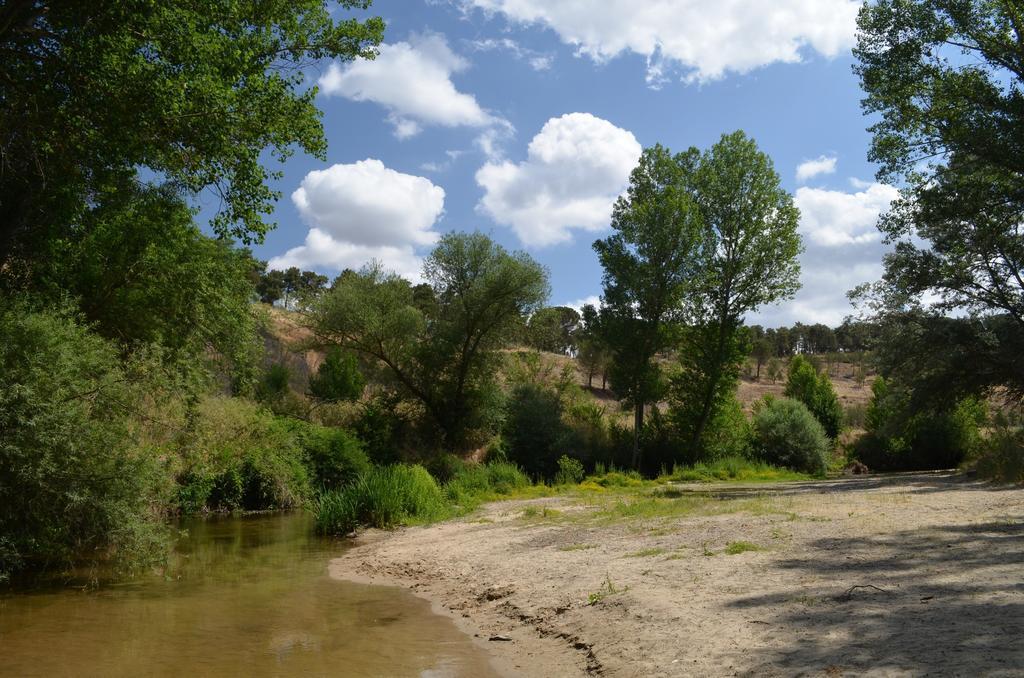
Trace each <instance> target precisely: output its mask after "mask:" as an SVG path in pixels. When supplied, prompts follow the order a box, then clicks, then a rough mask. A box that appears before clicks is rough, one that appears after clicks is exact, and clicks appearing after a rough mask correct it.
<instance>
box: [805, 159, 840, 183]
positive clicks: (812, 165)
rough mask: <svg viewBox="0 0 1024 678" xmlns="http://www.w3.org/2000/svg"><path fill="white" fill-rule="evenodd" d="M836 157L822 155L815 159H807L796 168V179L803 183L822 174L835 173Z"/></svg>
mask: <svg viewBox="0 0 1024 678" xmlns="http://www.w3.org/2000/svg"><path fill="white" fill-rule="evenodd" d="M836 160H837V159H836V157H835V156H827V155H822V156H818V157H817V158H815V159H814V160H805V161H803V162H802V163H800V164H799V165H797V168H796V180H797V181H799V182H801V183H803V182H805V181H808V180H809V179H813V178H814V177H817V176H821V175H822V174H835V171H836Z"/></svg>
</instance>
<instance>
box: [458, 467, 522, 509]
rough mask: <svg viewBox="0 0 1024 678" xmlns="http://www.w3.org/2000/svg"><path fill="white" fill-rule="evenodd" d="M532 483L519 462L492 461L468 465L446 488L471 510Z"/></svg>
mask: <svg viewBox="0 0 1024 678" xmlns="http://www.w3.org/2000/svg"><path fill="white" fill-rule="evenodd" d="M529 486H530V478H529V477H528V476H527V475H526V474H525V473H523V472H522V471H521V470H520V469H519V467H518V466H516V465H515V464H511V463H509V462H504V461H491V462H488V463H486V464H464V465H463V467H462V469H461V470H460V471H459V472H458V473H457V474H456V475H455V476H453V477H452V479H451V480H450V481H449V482H448V483H447V484H446V485H445V487H444V490H445V494H446V495H447V496H448V499H449V500H451V501H452V502H453V503H455V504H458V505H459V506H460V507H461V508H462V509H463V510H468V509H472V508H474V507H476V506H477V505H479V504H480V503H481V502H484V501H487V500H489V499H493V498H495V497H496V496H502V495H508V494H511V493H513V492H514V491H516V490H518V489H520V488H523V487H529Z"/></svg>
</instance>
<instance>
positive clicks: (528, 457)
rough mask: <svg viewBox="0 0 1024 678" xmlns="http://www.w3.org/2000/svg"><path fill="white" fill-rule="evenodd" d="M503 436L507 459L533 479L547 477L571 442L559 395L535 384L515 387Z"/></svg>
mask: <svg viewBox="0 0 1024 678" xmlns="http://www.w3.org/2000/svg"><path fill="white" fill-rule="evenodd" d="M503 438H504V440H505V443H506V445H507V447H506V453H507V455H508V460H509V461H511V462H513V463H515V464H517V465H518V466H519V467H520V468H522V469H523V470H524V471H526V472H527V473H528V474H529V475H531V476H533V477H534V478H550V477H552V476H554V474H555V472H556V471H557V470H558V462H557V460H558V457H559V456H560V455H561V453H562V451H563V450H564V449H565V447H566V446H568V444H569V442H570V431H569V429H568V427H567V426H566V425H565V424H564V423H563V422H562V401H561V399H560V398H559V397H558V394H557V393H555V392H554V391H551V390H548V389H546V388H544V387H542V386H538V385H536V384H522V385H520V386H517V387H516V388H515V390H513V392H512V396H511V398H510V399H509V403H508V411H507V413H506V420H505V426H504V431H503Z"/></svg>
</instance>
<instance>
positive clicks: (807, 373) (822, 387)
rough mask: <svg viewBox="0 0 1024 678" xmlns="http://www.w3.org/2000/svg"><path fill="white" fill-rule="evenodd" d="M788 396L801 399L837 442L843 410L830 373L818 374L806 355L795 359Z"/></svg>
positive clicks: (788, 380) (786, 391)
mask: <svg viewBox="0 0 1024 678" xmlns="http://www.w3.org/2000/svg"><path fill="white" fill-rule="evenodd" d="M785 395H786V397H787V398H792V399H794V400H799V401H800V402H802V403H803V404H804V405H806V406H807V409H808V410H810V412H811V414H812V415H814V418H815V419H817V420H818V421H819V422H820V423H821V425H822V426H823V427H824V428H825V435H827V436H828V437H829V438H832V439H833V440H834V439H835V438H836V436H838V435H839V431H840V430H842V425H843V408H842V407H841V406H840V405H839V398H837V397H836V391H835V389H834V388H833V387H832V380H831V379H829V378H828V375H827V374H822V373H819V372H818V369H817V368H816V367H815V366H814V364H813V363H811V361H809V360H808V359H807V358H805V357H804V356H802V355H797V356H793V359H792V360H791V361H790V363H789V377H788V379H787V380H786V390H785Z"/></svg>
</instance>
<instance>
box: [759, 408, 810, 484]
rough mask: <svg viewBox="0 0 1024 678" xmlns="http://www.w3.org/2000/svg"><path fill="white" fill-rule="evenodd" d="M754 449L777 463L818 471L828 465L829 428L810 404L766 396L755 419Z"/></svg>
mask: <svg viewBox="0 0 1024 678" xmlns="http://www.w3.org/2000/svg"><path fill="white" fill-rule="evenodd" d="M753 431H754V433H753V443H752V451H753V453H754V454H755V455H756V456H757V457H759V458H761V459H763V460H764V461H766V462H768V463H769V464H775V465H777V466H784V467H786V468H790V469H793V470H795V471H803V472H805V473H811V474H815V475H824V473H825V471H826V469H827V467H828V450H829V442H828V438H827V437H826V436H825V429H824V428H823V427H822V425H821V424H820V423H818V421H817V420H816V419H815V418H814V416H813V415H812V414H811V413H810V411H809V410H808V409H807V407H806V406H805V405H804V404H803V403H801V402H799V401H796V400H792V399H790V398H766V399H765V400H763V401H762V402H761V403H759V404H758V406H757V408H756V411H755V413H754V421H753Z"/></svg>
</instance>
